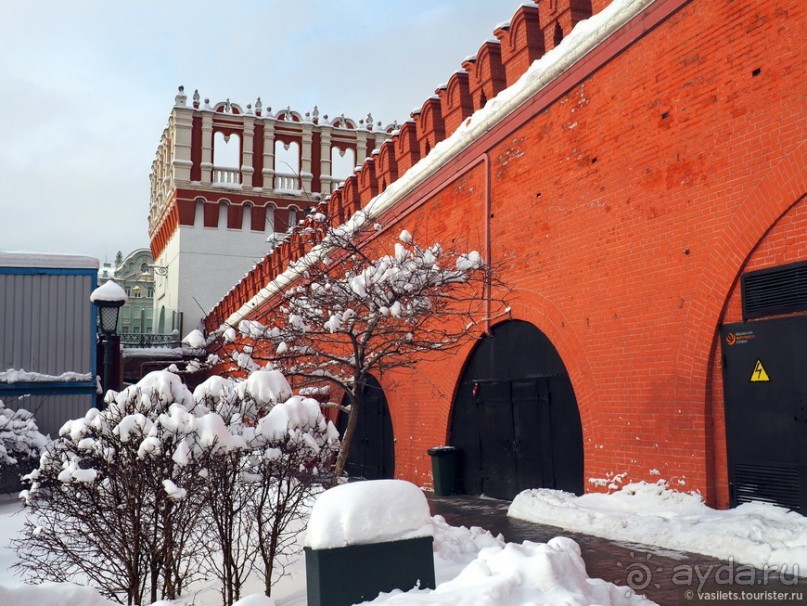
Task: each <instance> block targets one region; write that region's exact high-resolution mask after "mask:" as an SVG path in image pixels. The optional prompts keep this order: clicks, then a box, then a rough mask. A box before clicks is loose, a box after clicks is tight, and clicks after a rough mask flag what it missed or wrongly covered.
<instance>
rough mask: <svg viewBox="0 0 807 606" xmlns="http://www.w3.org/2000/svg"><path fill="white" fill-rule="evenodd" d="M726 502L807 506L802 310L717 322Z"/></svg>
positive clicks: (806, 324) (806, 355) (806, 353)
mask: <svg viewBox="0 0 807 606" xmlns="http://www.w3.org/2000/svg"><path fill="white" fill-rule="evenodd" d="M721 338H722V342H721V343H722V350H723V390H724V395H725V411H726V441H727V450H728V463H729V482H730V486H731V502H732V506H736V505H739V504H741V503H746V502H749V501H765V502H770V503H777V504H779V505H782V506H784V507H788V508H791V509H794V510H796V511H800V512H802V513H805V512H807V316H794V317H789V318H780V319H775V320H764V321H759V322H751V323H742V324H728V325H725V326H723V327H722V330H721Z"/></svg>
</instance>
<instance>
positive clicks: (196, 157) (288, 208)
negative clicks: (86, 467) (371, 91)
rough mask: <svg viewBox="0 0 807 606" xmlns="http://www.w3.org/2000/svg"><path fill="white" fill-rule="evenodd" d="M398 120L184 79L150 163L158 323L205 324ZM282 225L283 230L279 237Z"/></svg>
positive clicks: (170, 326) (186, 327)
mask: <svg viewBox="0 0 807 606" xmlns="http://www.w3.org/2000/svg"><path fill="white" fill-rule="evenodd" d="M394 128H395V125H393V126H389V127H387V128H382V127H381V123H380V122H374V121H373V118H372V115H371V114H368V115H367V117H366V118H365V119H362V120H358V121H356V120H353V119H351V118H348V117H345V116H344V115H340V116H338V117H336V118H332V119H329V118H328V116H327V115H322V116H321V115H320V113H319V110H318V109H317V108H316V107H315V108H314V110H313V111H312V112H309V113H305V114H301V113H299V112H297V111H294V110H292V109H291V108H286V109H281V110H279V111H277V112H274V113H273V112H272V108H266V109H264V107H263V104H262V102H261V99H260V97H259V98H258V100H257V101H256V102H255V104H254V107H253V105H252V104H249V105H247V106H246V108H242V107H241V106H240V105H238V104H236V103H232V102H230V100H229V99H227V100H226V101H222V102H219V103H215V104H211V103H210V101H209V99H205V100H204V101H201V100H200V96H199V93H198V91H195V92H194V93H193V96H192V98H191V102H190V104H188V97H187V95H186V94H185V92H184V89H183V87H179V92H178V93H177V95H176V98H175V102H174V107H173V108H172V110H171V115H170V117H169V119H168V126H167V127H166V128H165V130H164V131H163V134H162V138H161V140H160V144H159V146H158V148H157V154H156V157H155V159H154V162H153V163H152V166H151V200H150V205H149V216H148V226H149V239H150V243H151V251H152V254H153V255H154V273H155V294H154V318H155V322H154V330H155V332H161V333H162V332H171V331H172V330H174V329H176V330H179V331H180V332H182V333H183V334H186V333H187V332H189V331H191V330H193V329H194V328H201V327H202V323H203V320H204V317H205V315H206V312H207V310H209V309H211V308H212V307H213V306H214V305H215V304H216V303H217V301H219V299H220V298H221V297H222V295H223V294H225V293H227V292H228V291H229V290H230V288H231V287H232V285H233V284H235V283H236V282H238V280H239V279H240V278H241V277H242V276H243V275H244V274H245V273H247V272H248V271H249V270H250V269H251V268H252V267H253V266H254V265H255V263H256V262H258V261H259V260H261V259H262V258H263V257H264V256H265V255H266V254H267V252H268V251H269V250H270V249H271V247H272V242H275V243H276V242H277V241H280V240H282V239H283V237H284V234H286V233H288V231H289V230H290V229H291V228H292V227H293V226H294V225H296V224H297V223H298V222H299V221H300V220H302V218H303V217H304V215H305V213H306V212H307V210H308V209H309V208H311V207H312V206H314V205H315V204H317V203H318V202H319V200H321V199H322V198H323V197H326V196H328V195H329V194H330V193H331V192H332V191H333V190H334V189H336V188H337V187H338V185H339V183H340V182H341V181H343V180H344V179H345V178H346V177H348V176H349V175H351V174H352V173H353V169H354V168H355V167H356V166H360V165H361V164H362V162H363V161H364V160H365V159H366V158H367V157H369V156H370V154H371V152H372V150H374V149H375V148H376V147H378V146H380V145H381V143H382V142H383V141H384V139H385V138H386V137H387V136H388V133H389V132H390V131H391V130H393V129H394ZM273 234H275V235H274V236H273Z"/></svg>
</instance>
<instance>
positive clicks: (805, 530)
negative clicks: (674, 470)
mask: <svg viewBox="0 0 807 606" xmlns="http://www.w3.org/2000/svg"><path fill="white" fill-rule="evenodd" d="M508 515H510V516H512V517H515V518H521V519H524V520H528V521H530V522H536V523H539V524H549V525H551V526H559V527H561V528H565V529H566V530H570V531H574V532H582V533H586V534H592V535H596V536H600V537H604V538H607V539H613V540H616V541H622V542H630V543H643V544H647V545H656V546H659V547H664V548H668V549H675V550H680V551H688V552H691V553H702V554H704V555H708V556H712V557H715V558H718V559H721V560H733V561H735V562H738V563H743V564H750V565H751V566H754V567H756V568H759V569H766V568H776V569H777V570H780V571H782V572H786V573H787V574H793V573H794V572H795V573H796V574H797V575H798V576H807V518H805V517H804V516H802V515H800V514H798V513H795V512H793V511H788V510H786V509H783V508H781V507H776V506H774V505H770V504H767V503H746V504H743V505H740V506H739V507H737V508H736V509H729V510H725V511H722V510H715V509H711V508H709V507H707V506H706V505H705V504H704V502H703V499H702V498H701V496H700V495H698V494H691V493H685V492H677V491H674V490H671V489H670V488H669V487H668V486H667V484H666V483H665V482H664V481H663V480H660V481H659V482H657V483H655V484H651V483H646V482H639V483H636V484H628V485H626V486H624V487H623V488H622V489H621V490H619V491H617V492H614V493H612V494H599V493H592V494H586V495H583V496H580V497H577V496H574V495H573V494H570V493H567V492H560V491H557V490H546V489H533V490H526V491H524V492H522V493H521V494H519V495H518V496H517V497H516V499H515V500H514V501H513V503H512V505H511V506H510V509H509V512H508Z"/></svg>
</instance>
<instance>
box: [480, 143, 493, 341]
mask: <svg viewBox="0 0 807 606" xmlns="http://www.w3.org/2000/svg"><path fill="white" fill-rule="evenodd" d="M482 164H483V166H484V169H485V185H484V189H485V191H484V196H485V204H484V207H485V217H484V226H485V235H484V239H485V241H484V247H485V263H487V265H488V267H487V269H488V274H487V277H486V278H485V289H484V296H485V334H488V335H489V334H490V324H491V318H490V314H491V306H492V302H491V296H492V293H491V276H490V271H491V267H492V266H493V264H492V261H491V258H490V256H491V249H492V246H491V242H490V218H491V210H492V202H491V195H490V194H491V192H490V189H491V187H490V185H491V184H490V155H489V154H488V153H487V152H484V153H483V154H482Z"/></svg>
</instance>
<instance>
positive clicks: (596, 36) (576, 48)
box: [219, 0, 655, 331]
mask: <svg viewBox="0 0 807 606" xmlns="http://www.w3.org/2000/svg"><path fill="white" fill-rule="evenodd" d="M654 1H655V0H613V2H611V4H609V5H608V6H606V7H605V8H604V9H603V10H602V11H600V12H599V13H597V14H596V15H594V16H592V17H590V18H589V19H585V20H583V21H580V22H579V23H578V24H577V25H576V26H575V27H574V29H573V30H572V31H571V32H570V33H569V35H568V36H566V37H565V38H564V39H563V40H562V41H561V42H560V44H558V46H556V47H555V48H553V49H551V50H549V51H547V52H546V53H544V55H543V56H542V57H541V58H540V59H537V60H535V61H534V62H533V63H532V65H531V66H530V67H529V69H527V71H526V73H524V75H522V76H521V78H519V79H518V80H517V81H516V82H515V83H514V84H513V85H511V86H509V87H508V88H506V89H504V90H503V91H502V92H500V93H499V94H498V95H496V96H495V97H493V98H492V99H490V100H488V102H487V104H485V106H484V107H483V108H481V109H479V110H477V111H476V112H474V114H473V115H472V116H471V117H470V118H468V119H466V120H465V121H464V122H463V123H462V124H461V125H460V126H459V128H457V130H456V131H454V133H453V134H452V135H451V136H450V137H447V138H446V139H444V140H443V141H440V142H439V143H438V144H437V145H435V146H434V147H433V148H432V150H431V152H429V154H428V155H427V156H426V157H425V158H422V159H421V160H420V161H419V162H417V163H416V164H415V165H414V166H413V167H411V168H410V169H409V170H408V171H406V172H405V173H404V174H403V175H402V176H401V177H400V178H398V179H397V180H396V181H393V182H392V183H391V184H390V185H389V187H387V189H385V190H384V191H383V192H382V193H380V194H379V195H377V196H376V197H375V198H373V199H372V200H370V201H369V202H368V203H367V205H366V206H365V208H363V209H361V210H360V211H358V212H357V213H356V214H355V215H354V216H353V218H351V219H350V220H348V221H347V222H346V223H345V224H343V226H344V228H345V229H350V228H351V227H356V226H358V225H360V224H362V223H364V222H365V221H368V220H370V221H372V220H374V219H376V218H377V217H380V216H381V215H383V214H384V213H385V212H387V211H388V210H389V209H391V208H393V207H394V206H395V205H396V204H397V203H398V202H399V201H400V200H402V199H403V198H405V197H406V196H407V195H408V194H409V193H410V192H411V191H413V190H414V189H415V188H417V187H418V186H419V185H420V184H421V183H423V181H425V180H426V179H427V178H429V177H430V176H432V175H433V174H434V173H436V172H437V171H438V170H439V169H440V168H441V167H442V166H443V165H444V164H445V163H446V162H447V161H448V160H450V159H452V158H454V157H456V156H457V155H458V154H460V153H461V152H462V151H464V150H465V149H467V148H468V147H469V146H470V145H471V144H473V143H474V142H475V141H476V140H477V138H479V137H480V136H482V135H483V134H484V133H486V132H488V131H489V130H491V129H492V128H494V127H495V126H496V125H497V124H498V123H500V122H501V121H502V120H503V119H504V118H505V117H506V116H507V115H509V114H511V113H512V112H514V111H515V110H516V109H518V108H519V107H521V106H522V105H523V104H525V103H526V102H528V101H529V100H530V99H531V98H532V97H533V96H535V95H536V94H537V93H538V92H539V91H541V90H542V89H544V88H545V87H547V86H548V85H549V84H550V83H552V82H554V81H555V80H556V79H557V78H559V77H560V76H562V75H563V74H564V73H566V71H567V70H568V69H569V68H571V67H572V66H573V65H574V64H575V63H577V62H578V61H580V60H582V59H583V58H584V57H585V56H586V55H588V54H589V53H590V52H591V51H593V50H594V49H596V48H597V47H598V46H599V45H600V44H602V43H603V42H604V41H605V40H607V39H608V38H609V37H611V36H612V35H614V34H615V33H616V32H617V31H619V30H620V29H621V28H622V27H623V26H624V25H626V24H627V23H628V22H630V21H631V20H632V19H633V18H634V17H636V16H637V15H639V14H640V13H641V12H642V11H643V10H644V9H645V8H646V7H647V6H649V5H650V4H652V3H653V2H654ZM472 57H475V55H472ZM418 111H419V110H418ZM406 122H414V120H412V119H411V118H410V119H408V120H406V121H405V123H406ZM328 250H329V243H328V242H327V238H326V240H323V242H322V243H321V244H320V245H318V246H315V247H314V248H313V249H312V250H311V251H310V252H309V253H308V254H307V255H306V256H305V257H303V258H302V259H299V260H298V261H297V262H296V264H294V265H292V266H290V267H289V268H288V269H287V270H286V271H285V272H283V273H282V274H280V275H279V276H277V277H276V278H275V279H274V280H273V281H272V282H270V283H268V284H267V285H266V286H264V288H262V289H261V290H260V291H259V292H258V293H257V294H256V295H255V296H254V297H253V298H252V299H250V300H249V301H247V302H246V303H245V304H244V305H242V306H241V308H240V309H239V310H238V311H236V312H235V313H234V314H232V315H231V316H230V317H229V318H228V319H227V320H226V321H225V323H224V324H223V325H222V326H221V327H220V329H219V331H221V330H224V329H226V326H227V325H229V326H236V325H237V324H238V322H239V321H241V320H242V319H243V318H245V317H247V316H248V315H249V314H250V313H251V312H253V311H254V310H255V309H257V308H258V307H259V306H260V305H261V304H262V303H263V302H264V301H266V300H267V299H269V298H271V297H272V296H274V294H275V293H278V292H283V289H284V288H286V287H287V286H288V285H289V284H291V283H293V282H294V281H295V280H296V279H297V278H298V277H299V276H300V274H301V272H302V271H305V269H306V268H307V267H308V266H309V265H310V264H311V263H313V262H315V260H316V259H318V258H319V257H320V256H321V255H323V254H325V253H327V251H328Z"/></svg>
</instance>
